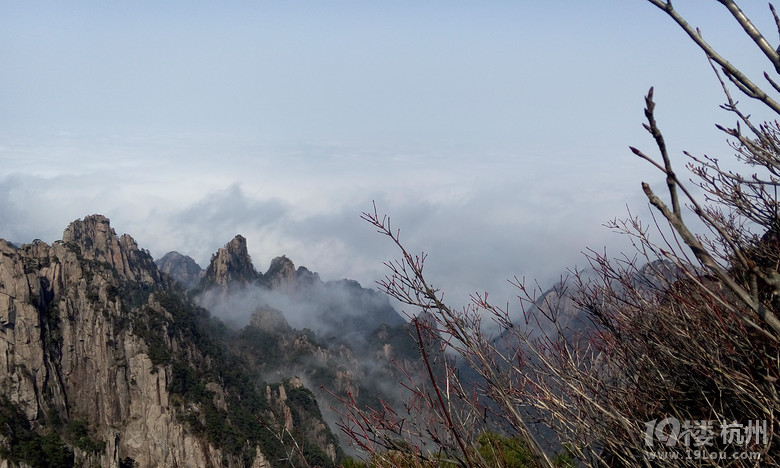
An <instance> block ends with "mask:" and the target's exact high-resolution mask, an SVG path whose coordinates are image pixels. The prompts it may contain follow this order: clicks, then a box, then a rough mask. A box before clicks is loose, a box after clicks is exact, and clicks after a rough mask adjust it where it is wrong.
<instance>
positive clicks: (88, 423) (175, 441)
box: [0, 215, 420, 467]
mask: <svg viewBox="0 0 780 468" xmlns="http://www.w3.org/2000/svg"><path fill="white" fill-rule="evenodd" d="M407 327H408V325H407V323H406V321H405V320H404V319H403V317H401V316H400V315H399V314H398V313H397V312H396V311H395V310H394V309H393V307H392V306H391V305H390V303H389V302H388V300H387V298H386V297H385V296H383V295H380V294H379V293H377V292H376V291H373V290H371V289H366V288H363V287H362V286H361V285H360V284H358V283H357V282H355V281H351V280H341V281H334V282H323V281H322V280H321V279H320V278H319V276H318V275H317V274H316V273H314V272H311V271H309V270H308V269H306V268H304V267H298V268H296V267H295V266H294V264H293V263H292V261H291V260H290V259H288V258H287V257H285V256H280V257H276V258H275V259H273V260H272V261H271V265H270V267H269V269H268V271H266V272H265V273H259V272H257V271H256V270H255V268H254V266H253V263H252V260H251V257H250V256H249V254H248V251H247V245H246V239H245V238H243V237H242V236H240V235H237V236H236V237H235V238H233V239H232V240H231V241H230V242H228V243H227V244H226V245H225V246H224V247H223V248H221V249H219V250H218V251H217V252H216V253H214V255H213V256H212V258H211V261H210V263H209V265H208V267H207V268H206V269H205V270H204V269H202V268H201V267H200V266H198V265H197V263H196V262H195V261H193V260H192V259H191V258H189V257H186V256H184V255H181V254H179V253H176V252H171V253H168V254H166V255H165V256H164V257H162V258H160V259H158V260H157V261H155V260H154V259H153V258H152V256H151V255H150V253H149V252H148V251H147V250H144V249H142V248H140V247H139V246H138V245H137V243H136V242H135V241H134V240H133V238H132V237H130V236H129V235H127V234H124V235H122V236H118V235H117V234H116V233H115V231H114V230H113V229H112V228H111V226H110V221H109V220H108V219H107V218H106V217H104V216H101V215H91V216H87V217H85V218H83V219H79V220H76V221H74V222H72V223H71V224H70V225H69V226H68V227H67V228H66V229H65V231H64V233H63V236H62V239H61V240H59V241H55V242H53V243H52V244H51V245H49V244H46V243H44V242H41V241H39V240H36V241H33V242H32V243H30V244H24V245H21V246H16V245H14V244H11V243H9V242H7V241H4V240H0V460H2V461H0V467H6V466H33V467H36V466H107V467H130V466H140V467H146V466H161V467H162V466H171V467H174V466H227V467H240V466H247V467H274V466H289V465H293V466H296V465H300V464H301V463H302V460H304V459H305V460H306V461H307V463H309V464H310V465H311V466H335V465H336V464H338V463H339V461H340V460H341V458H342V457H343V456H344V451H343V447H344V446H345V445H344V443H343V441H340V440H339V437H338V435H337V434H335V433H334V431H333V430H332V428H333V427H334V426H333V424H334V422H335V420H336V419H337V414H338V413H337V411H338V410H337V409H332V407H333V408H336V407H337V405H338V402H339V398H340V397H341V396H344V395H351V396H353V397H355V398H357V399H358V401H359V402H360V404H361V405H372V404H373V405H376V404H378V402H379V400H380V398H381V399H386V400H396V401H398V400H399V399H400V398H401V395H400V391H399V389H398V387H397V384H396V385H394V384H391V382H398V380H399V378H400V375H402V374H404V373H414V372H416V371H417V370H419V369H420V363H419V358H418V353H417V348H416V344H415V342H414V340H413V339H412V338H411V337H410V335H409V333H408V330H407Z"/></svg>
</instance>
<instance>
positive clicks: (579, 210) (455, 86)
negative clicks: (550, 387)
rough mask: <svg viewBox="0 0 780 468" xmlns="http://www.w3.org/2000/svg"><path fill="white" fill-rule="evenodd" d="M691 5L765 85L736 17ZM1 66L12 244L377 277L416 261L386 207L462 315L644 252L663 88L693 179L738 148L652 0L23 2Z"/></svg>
mask: <svg viewBox="0 0 780 468" xmlns="http://www.w3.org/2000/svg"><path fill="white" fill-rule="evenodd" d="M758 3H760V2H756V3H755V4H753V3H751V4H750V5H749V8H748V7H745V11H746V12H747V13H748V14H749V15H751V16H752V17H753V18H754V20H755V21H756V23H757V25H758V26H759V27H760V28H762V29H763V30H764V31H765V34H766V35H767V37H768V38H770V40H775V35H776V34H775V32H774V31H775V29H774V25H773V24H771V22H770V21H769V20H771V16H770V14H769V12H768V11H767V9H766V7H765V5H763V4H762V5H758ZM675 6H676V7H677V8H678V10H680V11H681V13H682V14H683V15H685V16H686V17H687V18H688V19H689V21H690V22H691V23H692V24H694V25H697V26H699V27H700V28H701V30H702V33H703V34H704V37H705V38H706V39H708V40H710V41H711V42H712V43H713V44H714V45H715V46H716V47H718V48H720V49H721V50H722V51H723V53H724V54H725V55H726V56H727V57H729V58H732V57H733V59H734V61H735V62H736V64H737V65H738V66H741V67H744V69H745V70H747V71H749V72H755V71H762V70H763V69H762V68H761V67H762V66H763V63H762V62H761V57H759V56H758V55H757V54H752V55H751V52H753V49H752V48H751V45H750V43H748V42H747V41H746V39H744V37H742V35H741V32H740V30H739V29H738V27H737V26H736V25H735V24H733V21H731V20H730V18H729V15H728V13H727V11H726V10H725V9H724V8H723V7H722V6H721V5H719V4H718V2H716V1H712V0H687V1H679V2H675ZM0 61H1V62H2V64H3V65H2V67H0V164H1V165H2V166H1V167H2V172H0V197H2V198H1V200H2V203H1V204H0V237H2V238H5V239H8V240H10V241H13V242H28V241H30V240H32V239H34V238H40V239H42V240H44V241H46V242H52V241H54V240H56V239H59V238H61V235H62V231H63V229H64V228H65V227H66V226H67V224H68V223H69V222H71V221H73V220H75V219H78V218H82V217H84V216H85V215H88V214H92V213H100V214H104V215H106V216H108V217H109V218H110V219H111V220H112V226H113V227H114V228H115V229H116V231H117V232H118V233H119V234H121V233H128V234H130V235H132V236H133V237H134V238H135V239H136V240H137V241H138V243H139V244H140V246H141V247H143V248H146V249H149V250H150V251H151V253H152V254H153V255H154V256H155V257H156V258H159V257H160V256H162V255H163V254H165V253H166V252H168V251H170V250H177V251H179V252H181V253H183V254H186V255H190V256H192V257H193V258H194V259H195V260H196V261H197V262H198V263H199V264H200V265H201V266H202V267H204V268H205V267H206V266H207V264H208V261H209V258H210V255H211V254H212V253H213V252H215V251H216V249H218V248H219V247H221V246H223V245H224V244H225V243H227V242H228V241H230V240H231V239H232V238H233V236H235V235H236V234H242V235H243V236H245V237H246V238H247V242H248V246H249V251H250V254H251V255H252V258H253V261H254V264H255V266H256V268H257V269H258V270H260V271H265V269H267V268H268V265H269V264H270V261H271V259H272V258H274V257H276V256H279V255H282V254H286V255H287V256H288V257H289V258H290V259H291V260H292V261H293V262H294V263H295V264H296V265H304V266H306V267H307V268H309V269H310V270H313V271H317V272H319V274H320V276H321V277H322V278H323V279H324V280H337V279H341V278H345V277H346V278H352V279H356V280H358V281H360V282H361V283H362V284H363V285H364V286H371V285H373V283H374V282H375V281H376V280H379V279H381V278H382V277H383V276H384V274H385V273H386V269H385V267H384V266H383V262H386V261H388V260H391V259H395V258H398V252H397V251H396V250H395V249H394V247H393V245H392V244H391V243H390V242H389V240H388V239H387V238H383V237H382V236H380V235H379V234H377V233H376V232H375V231H374V230H373V229H372V227H371V226H369V225H368V224H367V223H366V222H364V221H362V220H361V219H360V214H361V212H363V211H366V210H371V209H372V207H373V203H376V205H377V207H378V209H379V211H380V212H381V213H386V214H388V215H389V216H390V217H391V220H392V223H393V226H394V227H396V228H400V230H401V238H402V240H403V241H404V243H405V245H406V246H407V248H408V249H409V250H410V251H412V252H420V251H424V252H426V253H427V254H428V255H429V257H428V264H427V268H426V271H427V272H428V274H429V279H430V280H431V281H432V282H433V283H434V285H435V286H437V287H439V288H441V289H442V290H443V291H444V292H445V298H449V299H451V300H452V301H454V302H455V304H456V305H458V304H462V303H464V302H465V301H466V299H467V298H468V295H469V294H470V293H473V292H482V291H489V292H491V297H493V298H496V299H497V301H498V302H505V301H511V300H512V297H513V294H514V291H513V290H512V288H511V286H509V285H508V283H507V279H508V278H511V277H512V276H513V275H517V276H518V277H525V278H526V279H528V280H529V281H534V280H536V281H538V282H539V283H540V284H541V285H550V284H552V282H553V281H555V280H556V279H557V278H559V277H560V275H561V274H565V273H566V270H567V269H570V268H574V267H575V266H584V265H585V264H586V261H585V259H584V257H583V255H582V252H583V251H585V250H586V249H588V248H592V249H595V250H598V251H603V250H604V249H605V248H606V249H607V251H608V253H610V254H614V255H619V254H620V252H622V251H626V250H630V247H628V243H627V240H626V239H625V238H624V237H622V236H619V235H617V234H614V233H612V232H611V231H610V230H608V229H607V228H605V227H604V226H603V224H604V223H606V222H608V221H609V220H611V219H614V218H624V217H626V216H627V207H628V208H630V209H631V211H632V213H635V214H639V215H642V216H645V217H648V218H649V209H648V207H647V202H646V200H645V199H644V198H643V197H644V196H643V194H642V191H641V188H640V183H641V181H647V182H648V183H650V184H651V185H653V186H654V187H657V189H658V190H657V191H658V192H659V193H660V192H661V191H662V189H663V187H664V186H663V179H662V177H661V175H660V174H659V173H658V172H657V171H654V170H653V169H652V168H651V167H650V166H649V165H648V164H647V163H643V162H642V161H640V160H638V159H637V158H636V157H635V156H633V155H632V154H631V153H630V151H629V150H628V147H629V145H633V146H637V147H640V148H642V149H644V150H646V151H647V152H648V153H651V154H654V153H653V150H654V146H653V141H652V140H651V139H650V137H649V136H648V135H647V133H646V132H645V131H644V130H643V129H642V123H643V122H644V117H643V106H644V100H643V99H644V95H645V94H646V92H647V90H648V89H649V88H650V87H651V86H654V87H655V98H656V102H657V119H658V121H659V125H660V127H661V129H662V130H663V131H664V133H665V136H666V139H667V142H668V144H669V147H670V150H671V152H672V154H673V155H674V157H675V158H676V159H675V161H676V163H677V166H678V167H679V168H680V170H682V169H683V166H684V163H685V160H684V158H683V156H682V151H683V150H688V151H691V152H693V153H694V154H699V155H700V154H710V155H723V156H722V157H724V158H727V157H728V156H729V155H730V154H731V152H730V151H729V148H728V146H727V145H726V141H725V138H724V136H723V135H722V134H721V133H719V132H718V131H717V130H716V129H715V127H714V124H715V123H724V124H733V121H734V118H733V116H731V115H728V114H727V113H725V112H724V111H722V110H720V109H719V108H718V106H719V104H721V103H722V102H723V100H724V99H723V96H722V94H721V92H720V88H719V85H718V82H717V80H716V79H715V77H714V75H713V72H712V70H711V69H710V68H709V65H708V63H707V62H706V60H705V58H704V56H703V54H702V53H701V52H700V51H699V50H698V49H697V48H696V47H695V46H694V44H693V43H692V42H691V41H690V40H689V39H688V38H687V37H686V36H685V35H684V34H683V33H682V32H681V31H680V30H679V28H677V27H676V25H674V24H673V23H672V22H671V20H670V19H669V18H667V17H666V16H665V15H664V14H663V13H662V12H661V11H659V10H658V9H657V8H655V7H653V6H652V5H650V3H649V2H647V1H644V0H589V1H587V2H585V1H581V0H568V1H567V0H548V1H544V2H539V1H527V0H524V1H513V2H509V1H484V2H469V1H448V2H443V1H430V2H417V1H393V2H390V1H385V2H379V1H346V0H345V1H338V0H337V1H330V2H321V1H289V2H270V1H268V2H267V1H257V2H248V1H247V2H243V1H227V2H205V1H188V2H183V1H169V2H147V1H137V2H118V1H106V2H96V1H75V2H44V1H29V2H27V1H25V2H21V1H6V2H1V3H0Z"/></svg>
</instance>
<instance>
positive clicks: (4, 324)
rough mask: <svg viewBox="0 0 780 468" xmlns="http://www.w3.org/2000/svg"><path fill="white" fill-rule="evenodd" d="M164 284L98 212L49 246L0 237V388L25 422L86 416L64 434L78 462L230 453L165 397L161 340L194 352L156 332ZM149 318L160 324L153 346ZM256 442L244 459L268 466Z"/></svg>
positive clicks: (207, 459) (232, 459)
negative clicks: (75, 434) (76, 432)
mask: <svg viewBox="0 0 780 468" xmlns="http://www.w3.org/2000/svg"><path fill="white" fill-rule="evenodd" d="M169 286H170V284H169V283H167V280H166V279H165V278H164V277H163V276H162V275H161V274H160V272H159V271H158V270H157V268H156V267H155V265H154V262H153V260H152V258H151V256H150V255H149V254H148V252H146V251H143V250H140V249H138V246H137V245H136V243H135V241H134V240H133V239H132V238H131V237H130V236H128V235H123V236H121V237H117V236H116V233H115V232H114V230H113V229H111V227H110V225H109V222H108V219H106V218H105V217H103V216H98V215H95V216H88V217H86V218H84V220H78V221H75V222H73V223H72V224H71V225H70V226H69V227H68V228H67V229H66V230H65V233H64V234H63V240H62V241H61V242H55V243H54V244H53V245H51V246H50V245H47V244H45V243H43V242H34V243H33V244H28V245H24V246H22V247H20V248H18V249H17V248H14V247H13V246H11V245H9V244H8V243H7V242H6V241H4V240H0V394H2V395H1V396H2V397H3V398H7V399H8V401H10V404H13V405H15V406H17V407H18V408H20V409H21V411H22V412H23V413H24V414H25V416H26V417H27V419H28V420H29V421H30V422H31V423H32V425H33V427H43V426H46V427H49V428H54V429H56V428H57V427H60V426H59V425H60V424H62V423H63V422H67V423H68V424H69V425H70V424H71V423H74V422H75V423H79V424H76V425H75V427H86V428H88V432H87V433H86V436H88V437H87V439H78V440H76V439H74V440H71V441H70V443H71V444H72V445H73V453H74V454H75V464H76V465H77V466H80V465H81V464H90V465H93V464H96V465H100V466H110V467H116V466H119V462H120V460H126V459H132V460H133V461H135V462H136V463H137V464H138V465H139V466H141V467H145V466H220V465H223V466H239V465H240V463H239V457H236V456H234V455H231V454H228V453H225V452H224V450H222V449H220V448H217V447H215V446H213V445H212V444H211V443H210V442H208V440H207V437H204V436H202V435H197V434H196V433H194V432H193V431H192V430H191V429H190V427H189V426H188V425H187V424H183V423H182V422H181V421H180V420H181V417H182V416H186V415H182V407H181V405H177V404H173V403H172V400H171V393H170V392H169V388H170V386H171V382H175V381H176V379H177V377H176V376H175V375H174V373H175V371H176V368H175V367H171V365H167V364H166V363H165V361H164V359H161V358H160V354H159V353H160V352H161V350H162V351H163V352H168V351H165V350H174V349H176V348H186V349H188V353H189V354H190V355H191V356H193V359H195V360H203V359H204V358H203V357H202V356H200V357H198V350H197V349H194V348H193V346H192V344H191V343H187V342H185V341H182V338H181V336H180V335H177V334H175V333H173V331H172V330H169V331H170V333H165V328H168V327H170V326H172V324H173V322H172V320H171V317H172V315H171V311H170V310H168V309H166V307H165V306H163V305H161V303H160V302H159V301H157V300H156V298H155V296H156V295H158V294H160V293H163V292H164V291H165V289H166V288H168V287H169ZM149 323H156V324H160V325H161V326H162V328H163V329H162V330H157V331H161V332H163V333H161V334H159V335H154V336H162V339H161V340H162V342H160V343H157V344H158V346H157V347H154V346H150V339H149V337H150V336H152V335H151V334H150V328H151V327H150V326H149ZM144 334H146V335H147V336H146V337H144V336H143V335H144ZM166 337H167V338H166ZM165 340H167V342H166V341H165ZM153 344H154V342H153ZM155 352H156V353H157V354H155ZM192 408H193V410H194V411H198V410H197V408H198V406H197V405H196V406H193V407H192ZM63 434H64V437H65V438H66V442H68V440H67V438H68V437H69V436H68V432H67V431H64V432H63ZM0 439H2V437H0ZM83 440H89V441H92V442H94V443H89V444H87V443H84V442H83ZM256 452H257V456H256V457H255V459H254V461H253V463H254V464H255V465H256V466H270V465H269V464H268V463H267V462H266V461H265V458H264V457H263V455H262V453H260V452H259V450H257V451H256Z"/></svg>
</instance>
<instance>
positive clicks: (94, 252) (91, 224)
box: [62, 214, 159, 284]
mask: <svg viewBox="0 0 780 468" xmlns="http://www.w3.org/2000/svg"><path fill="white" fill-rule="evenodd" d="M62 243H63V244H65V246H67V247H68V248H70V249H71V250H73V251H75V252H76V253H77V254H78V255H79V256H80V257H81V258H83V259H84V260H92V261H96V262H103V263H106V264H108V265H110V266H111V267H112V268H114V269H115V270H116V271H117V273H118V274H119V275H120V276H121V277H124V278H133V279H136V280H140V281H143V282H145V283H147V284H152V283H155V282H156V281H159V271H158V270H157V267H156V266H155V265H154V261H153V260H152V258H151V256H150V255H149V253H148V252H147V251H142V250H140V249H139V248H138V244H137V243H136V241H135V240H134V239H133V238H132V237H130V236H129V235H128V234H123V235H122V236H121V237H118V236H117V234H116V232H115V231H114V229H113V228H112V227H111V221H109V219H108V218H106V217H105V216H103V215H99V214H94V215H90V216H85V217H84V219H77V220H76V221H73V222H72V223H70V225H69V226H68V227H67V228H65V231H64V232H63V234H62Z"/></svg>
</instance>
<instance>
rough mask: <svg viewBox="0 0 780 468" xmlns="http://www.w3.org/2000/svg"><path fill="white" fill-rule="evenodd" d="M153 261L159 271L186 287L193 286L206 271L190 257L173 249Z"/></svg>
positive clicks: (190, 287)
mask: <svg viewBox="0 0 780 468" xmlns="http://www.w3.org/2000/svg"><path fill="white" fill-rule="evenodd" d="M155 263H157V268H158V269H159V270H160V271H161V272H163V273H165V274H167V275H170V276H171V277H172V278H173V279H175V280H176V281H178V282H179V283H181V284H182V285H183V286H184V287H185V288H187V289H192V288H194V287H195V286H196V285H197V284H198V282H199V281H200V280H201V279H202V278H203V277H204V276H205V275H206V271H205V270H204V269H202V268H201V267H200V265H198V264H197V263H196V262H195V260H194V259H193V258H192V257H190V256H189V255H182V254H180V253H179V252H175V251H173V252H168V253H167V254H165V255H163V256H162V257H161V258H159V259H158V260H155Z"/></svg>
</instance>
